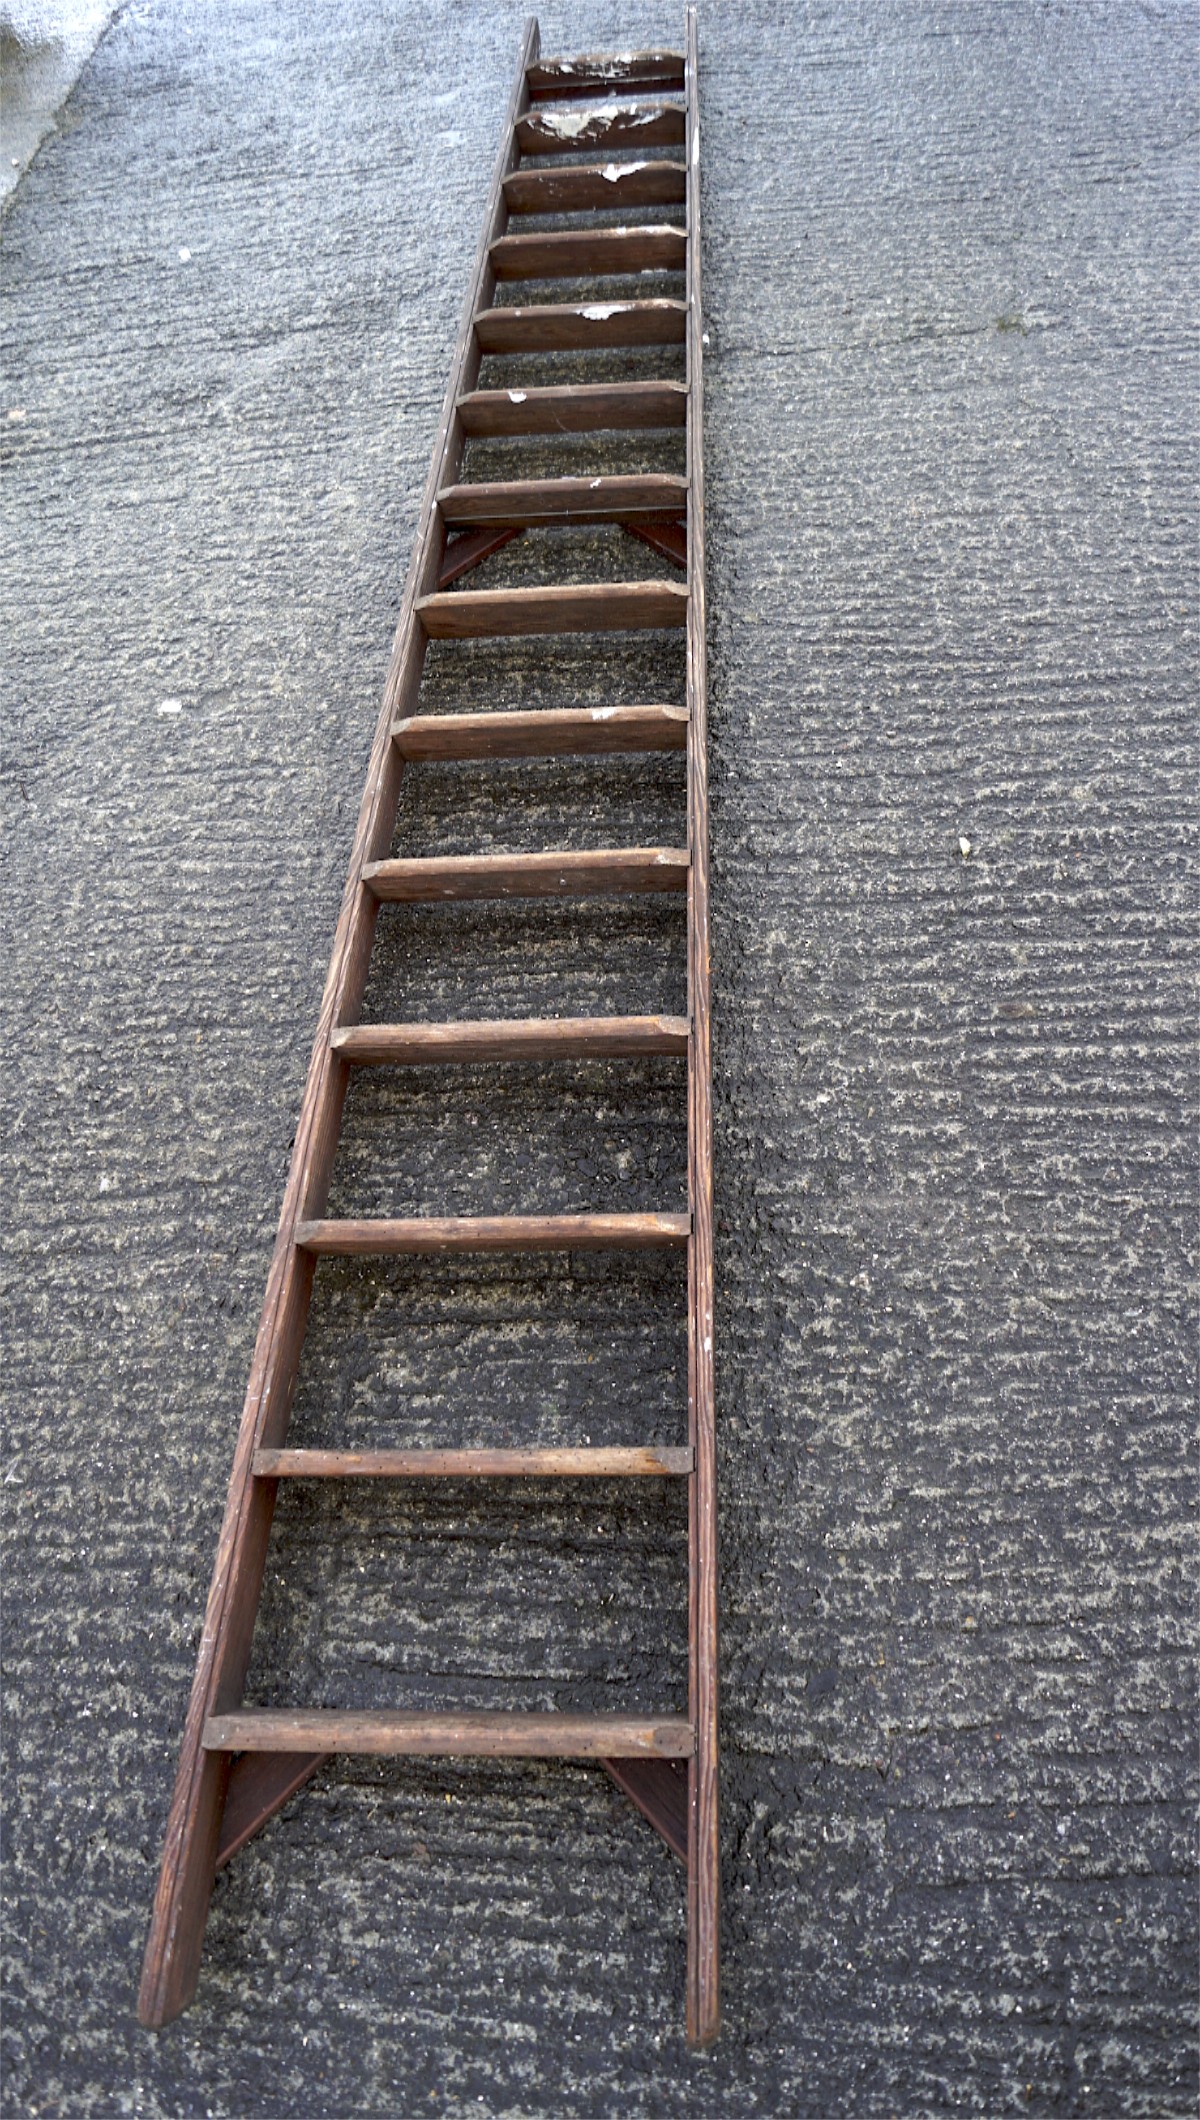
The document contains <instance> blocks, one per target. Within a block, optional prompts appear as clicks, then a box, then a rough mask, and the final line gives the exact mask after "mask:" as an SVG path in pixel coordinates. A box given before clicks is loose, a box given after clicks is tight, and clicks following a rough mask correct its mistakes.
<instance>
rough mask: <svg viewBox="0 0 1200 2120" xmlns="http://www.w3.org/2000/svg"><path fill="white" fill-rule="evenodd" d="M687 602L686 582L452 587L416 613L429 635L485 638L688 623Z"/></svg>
mask: <svg viewBox="0 0 1200 2120" xmlns="http://www.w3.org/2000/svg"><path fill="white" fill-rule="evenodd" d="M687 603H688V592H687V589H686V588H685V587H684V585H683V583H682V582H581V583H579V584H578V585H572V586H570V587H564V588H537V589H458V590H450V591H449V592H447V593H445V594H439V595H436V596H423V597H422V598H421V599H420V601H419V602H418V604H417V616H418V617H419V619H420V621H421V624H422V625H423V626H424V628H425V631H426V633H427V634H428V635H429V637H430V639H431V640H484V639H494V638H497V637H499V636H501V635H509V634H518V633H623V632H626V631H627V630H629V629H631V628H634V627H645V626H686V624H687Z"/></svg>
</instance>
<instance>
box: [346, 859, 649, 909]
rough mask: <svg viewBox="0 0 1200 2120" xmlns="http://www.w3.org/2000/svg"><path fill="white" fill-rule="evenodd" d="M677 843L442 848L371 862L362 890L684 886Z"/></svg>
mask: <svg viewBox="0 0 1200 2120" xmlns="http://www.w3.org/2000/svg"><path fill="white" fill-rule="evenodd" d="M687 876H688V854H687V850H686V848H684V847H611V848H609V847H602V848H597V849H596V850H595V851H594V852H588V853H585V854H572V853H563V854H464V855H457V854H443V855H436V856H434V857H433V858H431V859H429V860H426V861H374V862H370V863H368V865H367V867H366V869H365V870H364V871H363V878H364V881H365V883H366V886H367V889H368V890H369V891H373V892H374V894H375V896H376V898H379V899H384V900H387V901H388V902H390V903H391V904H406V905H421V904H425V905H430V904H437V903H440V902H441V901H442V900H446V899H452V898H591V897H595V896H597V895H600V896H604V895H607V894H609V893H620V892H625V891H683V890H686V889H687Z"/></svg>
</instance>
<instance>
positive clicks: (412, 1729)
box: [203, 1708, 693, 1759]
mask: <svg viewBox="0 0 1200 2120" xmlns="http://www.w3.org/2000/svg"><path fill="white" fill-rule="evenodd" d="M203 1745H204V1750H205V1751H206V1752H364V1753H375V1752H378V1753H420V1754H424V1755H427V1756H431V1757H434V1758H436V1757H438V1756H441V1757H444V1758H445V1757H457V1756H471V1755H480V1756H484V1757H490V1758H510V1759H638V1758H641V1757H643V1756H644V1755H646V1754H649V1755H650V1756H651V1757H652V1758H657V1759H690V1758H691V1755H692V1746H693V1740H692V1727H691V1724H690V1723H689V1722H688V1721H687V1720H686V1718H685V1717H684V1716H682V1715H660V1716H645V1715H643V1716H633V1715H496V1714H480V1713H478V1712H476V1711H475V1710H468V1711H467V1712H465V1713H464V1714H461V1715H392V1714H387V1713H380V1712H378V1711H368V1712H367V1713H363V1712H361V1711H351V1710H343V1709H338V1708H239V1709H238V1710H237V1711H236V1712H235V1713H234V1714H231V1715H210V1716H209V1718H208V1721H207V1722H206V1723H205V1725H204V1737H203Z"/></svg>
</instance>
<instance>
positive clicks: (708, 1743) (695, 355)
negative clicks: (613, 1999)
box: [687, 7, 721, 2047]
mask: <svg viewBox="0 0 1200 2120" xmlns="http://www.w3.org/2000/svg"><path fill="white" fill-rule="evenodd" d="M698 98H699V84H698V71H697V39H696V10H695V8H694V7H689V8H688V10H687V169H688V199H687V227H688V276H687V292H688V337H687V361H688V389H689V401H688V433H687V461H688V480H689V485H690V496H689V506H688V524H687V529H688V588H689V591H690V594H689V597H688V635H687V701H688V711H689V714H690V716H691V720H690V722H689V725H688V763H687V778H688V844H689V848H690V851H691V856H692V866H691V871H690V875H689V879H688V1008H689V1014H690V1017H691V1025H692V1037H691V1054H690V1059H689V1063H688V1196H689V1199H690V1201H691V1206H692V1237H691V1242H690V1244H689V1246H688V1433H689V1437H690V1440H691V1443H692V1446H693V1448H694V1450H695V1452H696V1470H695V1475H694V1477H693V1479H692V1481H691V1484H690V1486H689V1489H688V1498H689V1509H688V1560H689V1567H688V1591H689V1596H688V1660H689V1679H688V1708H689V1713H690V1715H691V1719H692V1727H693V1730H694V1732H695V1740H696V1749H695V1754H694V1756H693V1759H692V1762H691V1767H690V1770H689V1771H690V1804H689V1819H688V1971H687V2030H688V2039H689V2042H690V2043H691V2044H692V2045H693V2046H697V2047H705V2046H710V2045H711V2044H712V2042H713V2040H714V2039H715V2038H716V2036H717V2033H718V2030H719V2029H720V2022H721V2008H720V1979H719V1953H720V1840H719V1820H718V1804H717V1743H718V1737H717V1678H718V1637H717V1486H716V1479H717V1466H716V1403H715V1386H714V1371H713V1152H712V1043H711V1028H710V972H709V905H708V674H707V658H706V647H705V600H704V427H703V393H702V377H701V368H702V360H703V314H702V308H701V290H700V130H699V109H698Z"/></svg>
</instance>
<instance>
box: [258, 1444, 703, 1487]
mask: <svg viewBox="0 0 1200 2120" xmlns="http://www.w3.org/2000/svg"><path fill="white" fill-rule="evenodd" d="M693 1455H694V1453H693V1452H692V1451H691V1450H688V1449H684V1450H671V1449H661V1448H659V1447H658V1446H657V1445H656V1446H654V1447H648V1448H645V1449H637V1450H628V1449H612V1450H606V1449H590V1448H589V1449H586V1450H259V1451H256V1452H255V1457H254V1471H255V1475H256V1477H257V1478H258V1479H260V1480H358V1479H383V1480H477V1479H489V1480H492V1479H526V1480H557V1479H597V1480H610V1479H656V1478H667V1479H686V1478H687V1476H688V1474H689V1473H690V1472H691V1470H692V1462H693Z"/></svg>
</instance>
